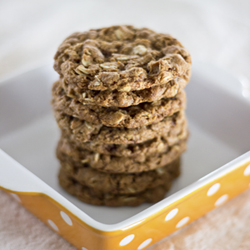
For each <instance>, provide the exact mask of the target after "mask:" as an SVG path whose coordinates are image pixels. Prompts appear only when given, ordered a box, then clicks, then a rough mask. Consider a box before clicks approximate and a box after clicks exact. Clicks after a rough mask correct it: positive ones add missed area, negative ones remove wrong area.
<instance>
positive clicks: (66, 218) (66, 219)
mask: <svg viewBox="0 0 250 250" xmlns="http://www.w3.org/2000/svg"><path fill="white" fill-rule="evenodd" d="M60 215H61V217H62V218H63V220H64V221H65V222H66V223H67V224H68V225H70V226H72V224H73V223H72V220H71V219H70V218H69V216H68V215H67V214H66V213H64V212H63V211H61V212H60Z"/></svg>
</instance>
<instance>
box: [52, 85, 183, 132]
mask: <svg viewBox="0 0 250 250" xmlns="http://www.w3.org/2000/svg"><path fill="white" fill-rule="evenodd" d="M52 93H53V99H52V106H53V109H54V110H56V111H58V112H63V113H65V114H67V115H70V116H73V117H76V118H78V119H80V120H85V121H87V122H91V123H93V124H102V125H105V126H108V127H126V128H137V127H141V126H145V125H150V124H153V123H157V122H159V121H161V120H163V119H164V118H165V117H166V116H171V115H173V114H174V113H176V112H178V111H180V110H182V109H184V108H185V106H186V95H185V92H184V91H182V92H180V93H179V94H177V95H176V96H175V97H172V98H164V99H161V100H159V101H156V102H151V103H141V104H139V105H137V106H131V107H128V108H115V107H112V108H104V107H100V106H96V105H82V104H81V103H79V102H78V101H76V100H75V99H72V98H70V97H67V96H66V95H65V92H64V91H63V89H62V87H61V86H60V82H55V83H54V85H53V89H52Z"/></svg>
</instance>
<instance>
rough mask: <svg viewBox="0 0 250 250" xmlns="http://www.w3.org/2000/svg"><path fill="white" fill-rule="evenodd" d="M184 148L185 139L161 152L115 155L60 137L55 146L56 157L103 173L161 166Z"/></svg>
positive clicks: (151, 168) (141, 169)
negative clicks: (129, 155)
mask: <svg viewBox="0 0 250 250" xmlns="http://www.w3.org/2000/svg"><path fill="white" fill-rule="evenodd" d="M185 150H186V141H180V142H179V143H178V144H175V145H173V146H171V147H168V148H167V150H166V151H165V152H163V153H158V152H156V153H154V154H151V155H140V156H136V157H117V156H113V155H103V154H99V153H95V152H91V151H88V150H83V149H79V148H77V147H74V145H72V144H70V143H69V142H68V141H67V140H66V139H63V138H61V140H60V141H59V143H58V146H57V158H58V159H59V160H60V161H61V162H65V163H66V162H68V163H69V164H71V165H74V166H75V167H76V168H82V167H85V166H88V167H91V168H93V169H97V170H98V171H101V172H105V173H138V172H142V171H144V172H145V171H150V170H153V169H156V168H160V167H163V166H165V165H167V164H169V163H171V162H172V161H174V160H175V159H177V158H178V157H180V155H181V154H182V153H183V152H184V151H185Z"/></svg>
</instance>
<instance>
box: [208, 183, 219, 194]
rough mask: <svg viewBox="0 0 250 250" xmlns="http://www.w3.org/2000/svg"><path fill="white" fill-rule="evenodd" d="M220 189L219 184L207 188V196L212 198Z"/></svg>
mask: <svg viewBox="0 0 250 250" xmlns="http://www.w3.org/2000/svg"><path fill="white" fill-rule="evenodd" d="M219 188H220V183H216V184H214V185H213V186H212V187H210V188H209V190H208V191H207V196H212V195H214V194H215V193H216V192H217V191H218V190H219Z"/></svg>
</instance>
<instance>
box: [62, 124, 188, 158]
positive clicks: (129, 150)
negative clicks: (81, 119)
mask: <svg viewBox="0 0 250 250" xmlns="http://www.w3.org/2000/svg"><path fill="white" fill-rule="evenodd" d="M188 134H189V132H188V127H187V124H185V123H184V125H183V127H182V129H181V130H180V131H179V130H177V131H176V132H175V131H170V132H169V133H167V134H165V135H164V137H155V138H153V139H152V140H148V141H145V142H142V143H136V144H102V143H101V144H100V143H94V142H79V141H77V140H75V138H74V136H73V135H67V134H65V133H64V134H62V138H66V139H67V140H68V141H70V143H72V144H74V145H76V146H77V147H79V148H80V149H87V150H89V151H93V152H96V153H100V154H106V155H114V156H119V157H134V156H141V155H150V154H153V153H156V152H158V153H163V152H165V151H166V150H167V149H168V147H169V146H173V145H174V144H177V143H178V142H180V141H183V140H187V138H188Z"/></svg>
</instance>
